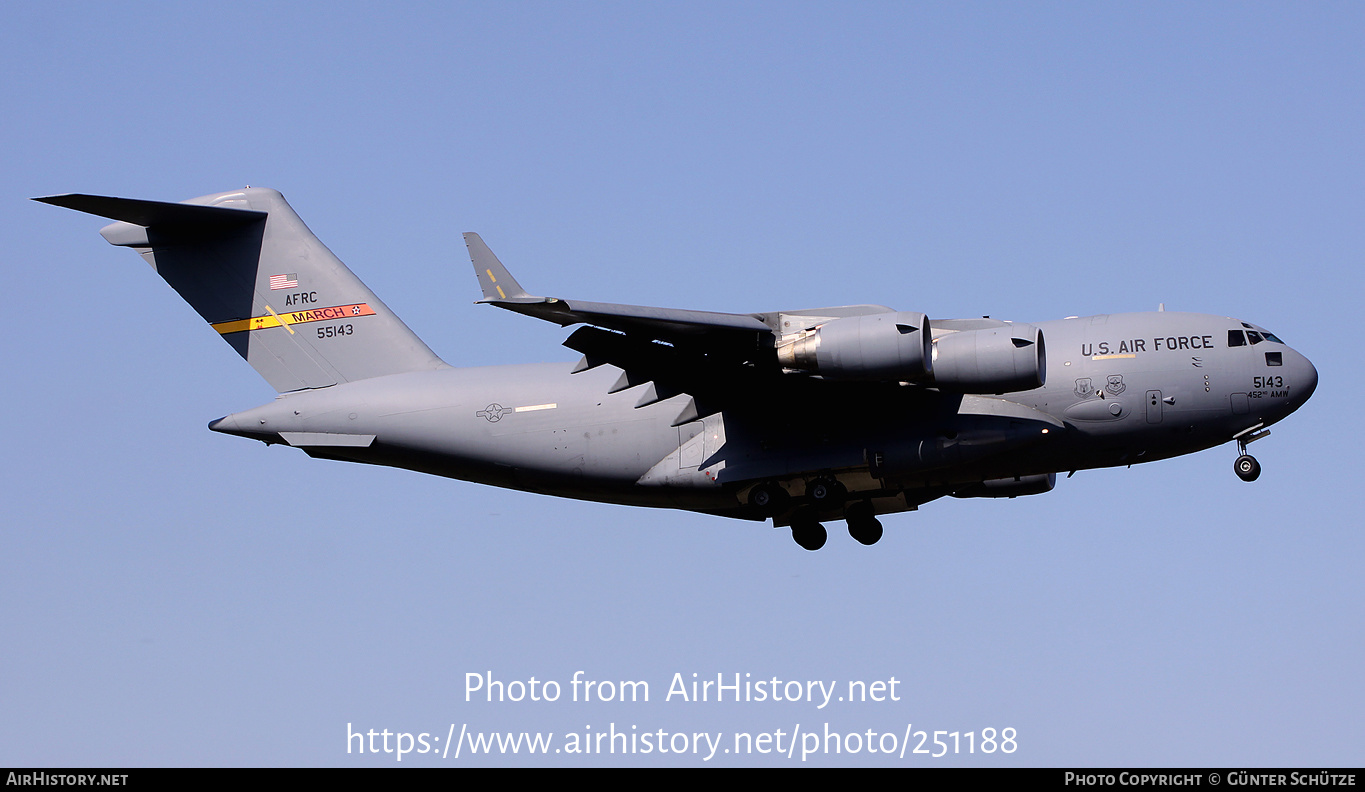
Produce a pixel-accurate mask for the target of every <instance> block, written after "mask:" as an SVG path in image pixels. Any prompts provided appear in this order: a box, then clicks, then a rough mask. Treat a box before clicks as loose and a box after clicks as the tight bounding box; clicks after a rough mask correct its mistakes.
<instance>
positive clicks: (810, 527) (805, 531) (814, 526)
mask: <svg viewBox="0 0 1365 792" xmlns="http://www.w3.org/2000/svg"><path fill="white" fill-rule="evenodd" d="M792 538H793V539H795V540H796V543H797V544H799V545H801V546H802V547H804V548H805V549H807V550H819V549H820V548H822V547H824V546H825V540H827V539H828V538H829V534H828V533H826V532H825V526H823V525H821V524H820V522H819V521H818V520H816V519H815V516H814V515H811V514H799V515H797V516H796V517H794V518H793V519H792Z"/></svg>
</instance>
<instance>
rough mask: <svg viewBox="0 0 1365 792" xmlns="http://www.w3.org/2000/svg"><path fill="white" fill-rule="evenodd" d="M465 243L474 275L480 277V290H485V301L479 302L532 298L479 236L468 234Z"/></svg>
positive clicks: (472, 233)
mask: <svg viewBox="0 0 1365 792" xmlns="http://www.w3.org/2000/svg"><path fill="white" fill-rule="evenodd" d="M464 243H465V245H466V246H468V247H469V260H470V261H472V262H474V274H475V275H476V276H478V279H479V288H481V289H483V299H482V300H480V301H479V302H504V301H507V300H517V299H519V298H521V299H525V298H528V297H531V295H530V294H527V293H526V290H525V289H523V288H521V284H520V283H517V279H516V278H513V277H512V273H510V272H508V271H507V268H506V267H504V266H503V265H502V262H501V261H498V257H497V256H495V255H493V251H491V250H489V249H488V246H487V245H485V244H484V243H483V239H481V238H480V237H479V235H478V234H475V233H474V232H472V231H470V232H468V233H466V234H465V235H464Z"/></svg>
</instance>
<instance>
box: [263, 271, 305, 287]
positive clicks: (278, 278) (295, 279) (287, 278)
mask: <svg viewBox="0 0 1365 792" xmlns="http://www.w3.org/2000/svg"><path fill="white" fill-rule="evenodd" d="M298 287H299V274H298V273H297V272H290V273H288V274H286V275H271V276H270V290H271V291H274V290H276V289H297V288H298Z"/></svg>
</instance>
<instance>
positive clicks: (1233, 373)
mask: <svg viewBox="0 0 1365 792" xmlns="http://www.w3.org/2000/svg"><path fill="white" fill-rule="evenodd" d="M36 200H39V201H42V202H44V203H49V204H54V205H56V206H64V207H68V208H71V209H76V210H79V211H82V212H88V213H90V214H95V215H99V216H102V217H107V218H111V219H113V220H116V221H118V222H115V223H113V224H112V225H109V226H107V227H105V228H104V229H103V230H102V231H101V232H100V233H101V234H102V235H103V236H104V238H105V239H107V240H108V241H109V242H110V243H111V244H114V245H119V246H122V247H130V248H132V249H133V250H136V251H137V252H138V253H140V254H141V255H142V257H143V258H144V259H146V260H147V262H148V263H150V264H151V265H152V267H153V268H155V269H156V271H157V272H158V273H159V274H160V275H161V276H162V277H163V278H165V279H166V282H167V283H169V284H170V285H171V286H172V287H173V288H174V289H175V290H176V291H177V292H179V293H180V295H181V296H182V297H184V298H185V300H186V301H187V302H189V304H190V305H191V306H193V307H194V309H195V310H196V311H198V312H199V315H200V316H202V317H203V318H204V319H205V320H206V321H207V322H208V323H209V324H210V325H211V326H212V327H213V329H214V330H216V331H218V333H219V334H221V335H222V337H223V339H224V340H225V341H227V343H228V344H229V345H230V346H231V347H232V348H233V349H235V350H237V352H238V353H239V354H240V355H241V356H242V357H244V358H246V361H247V362H248V363H249V364H251V366H252V367H253V368H255V369H256V371H257V372H258V373H259V374H260V375H261V376H262V377H264V378H265V379H266V381H267V382H268V383H270V385H271V386H273V387H274V388H275V390H276V391H278V392H279V394H280V395H279V396H278V397H277V398H276V399H275V401H273V402H272V403H270V404H266V405H263V406H260V407H256V408H255V409H251V410H246V411H244V412H239V413H234V414H232V415H229V416H226V417H224V418H219V419H218V420H216V421H213V422H212V423H210V424H209V428H210V429H212V430H214V431H217V432H224V433H227V434H234V435H241V436H242V437H249V438H254V439H257V440H261V441H264V442H265V443H267V444H269V443H280V444H285V445H289V446H293V447H295V448H299V449H301V450H302V451H303V452H304V453H306V454H308V455H309V456H312V457H320V458H323V459H337V460H347V461H352V462H366V463H370V464H376V465H391V466H394V467H400V468H407V469H410V470H416V471H421V472H424V473H433V474H436V475H439V476H448V477H450V478H457V479H464V480H467V481H476V482H480V483H483V484H492V485H494V486H499V487H511V488H514V489H520V490H527V491H530V492H540V493H546V494H550V495H559V496H564V497H570V498H581V499H585V500H595V501H605V502H610V503H621V504H628V505H634V506H656V507H670V508H676V509H687V510H691V511H698V512H705V513H709V514H717V515H723V516H726V517H738V518H743V519H750V520H767V519H771V520H772V521H773V524H774V525H775V526H790V527H791V533H792V537H793V538H794V539H795V540H796V542H797V543H798V544H799V545H800V546H801V547H804V548H806V549H808V550H816V549H819V548H820V547H822V546H823V545H824V544H825V540H826V532H825V529H824V527H823V526H822V523H823V522H825V521H829V520H845V521H846V522H847V524H848V531H849V533H850V534H851V535H852V537H853V538H854V539H856V540H857V541H859V542H861V543H863V544H867V545H870V544H873V543H875V542H876V541H877V540H878V539H880V538H881V536H882V526H881V523H880V522H879V521H878V520H877V515H881V514H891V513H895V512H903V511H913V510H915V509H917V508H918V507H919V506H920V505H921V504H923V503H927V502H929V501H932V500H934V499H936V498H941V497H943V496H945V495H952V496H954V497H958V498H981V497H986V498H991V497H1015V496H1018V495H1031V494H1035V493H1042V492H1047V491H1049V490H1051V489H1052V488H1053V486H1054V484H1055V483H1056V477H1057V473H1059V472H1064V471H1070V472H1075V471H1076V470H1080V469H1086V468H1099V467H1112V466H1116V465H1131V464H1134V463H1138V462H1150V461H1152V460H1156V459H1163V458H1166V457H1173V456H1178V455H1180V454H1188V453H1191V452H1194V451H1199V450H1202V449H1205V448H1210V447H1213V446H1216V445H1221V444H1223V443H1227V442H1230V441H1231V442H1235V443H1236V444H1237V449H1238V453H1239V455H1238V457H1237V459H1236V461H1235V463H1234V468H1235V470H1236V473H1237V475H1238V476H1240V477H1241V478H1242V479H1244V480H1246V481H1253V480H1255V479H1256V477H1257V476H1258V475H1259V474H1260V465H1259V464H1258V463H1257V461H1256V460H1255V459H1253V458H1252V457H1250V456H1248V455H1247V453H1246V445H1247V444H1248V443H1250V442H1251V441H1253V440H1257V439H1259V438H1261V437H1264V436H1265V435H1266V434H1267V433H1268V429H1267V428H1266V427H1268V426H1269V425H1270V424H1273V423H1275V422H1276V421H1278V420H1280V419H1281V418H1284V417H1285V416H1287V415H1289V414H1290V413H1291V412H1293V411H1294V410H1296V409H1297V408H1298V407H1299V406H1300V405H1302V404H1303V403H1304V402H1305V401H1307V399H1308V397H1309V396H1311V395H1312V394H1313V390H1314V388H1315V387H1316V386H1317V381H1318V375H1317V371H1316V370H1315V369H1314V368H1313V365H1312V364H1311V363H1309V361H1308V359H1307V358H1305V357H1304V356H1303V355H1301V354H1299V353H1298V352H1296V351H1294V350H1293V349H1290V348H1289V347H1288V346H1286V345H1285V344H1284V343H1283V342H1282V341H1280V339H1279V338H1277V337H1276V336H1275V335H1273V334H1272V333H1270V332H1268V331H1266V330H1265V329H1264V328H1262V327H1259V326H1257V325H1253V324H1250V323H1247V322H1242V321H1239V320H1237V319H1230V318H1227V317H1223V316H1210V315H1204V314H1193V313H1176V312H1165V311H1162V312H1154V313H1135V314H1116V315H1104V316H1086V317H1074V316H1073V317H1068V318H1066V319H1062V320H1059V321H1050V322H1039V323H1037V324H1023V323H1018V322H1013V323H1012V322H1004V321H998V320H994V319H949V320H934V321H930V320H929V318H928V317H927V316H925V315H924V314H922V313H915V312H912V311H896V310H893V309H891V308H887V307H884V306H880V305H845V306H838V307H832V308H813V309H805V310H794V311H773V312H769V313H753V314H730V313H711V312H707V311H690V310H674V309H665V308H648V307H641V306H634V305H614V304H607V303H593V302H583V301H580V300H569V299H560V298H555V297H537V296H532V295H531V294H530V293H529V292H527V291H526V290H525V289H523V288H522V286H521V284H519V283H518V282H517V281H516V279H515V278H513V277H512V276H511V274H510V273H509V272H508V271H507V268H506V267H504V266H503V265H502V264H501V263H500V262H499V261H498V259H497V258H496V257H495V256H494V255H493V253H492V251H490V250H489V249H488V247H487V246H486V245H485V244H484V242H483V240H482V239H480V238H479V236H478V235H477V234H466V235H465V243H466V244H467V246H468V248H469V253H470V258H471V259H472V260H473V263H474V271H475V273H476V275H477V276H478V280H479V285H480V287H481V288H482V290H483V299H481V300H479V302H481V303H488V304H491V305H495V306H497V307H499V308H505V309H507V310H509V311H516V312H517V313H522V314H526V315H528V316H533V317H536V318H538V319H544V320H547V321H550V322H555V323H557V324H559V325H562V326H570V325H582V327H580V328H578V329H577V330H575V331H573V332H572V333H571V334H570V335H569V337H568V339H567V340H566V341H565V342H564V345H565V346H567V347H569V348H570V349H572V350H574V351H576V352H578V353H580V354H581V358H580V359H579V360H578V361H577V362H574V363H547V364H538V365H511V366H496V367H489V368H454V367H451V366H449V365H447V364H446V363H445V362H444V361H442V360H441V359H440V358H439V357H437V356H436V354H435V353H433V352H432V351H431V350H430V349H429V348H428V347H427V345H426V344H424V343H423V342H422V341H421V340H420V339H419V338H418V337H417V336H416V335H415V334H414V333H413V332H412V331H411V330H409V329H408V328H407V326H406V325H404V324H403V323H402V322H401V321H400V320H399V319H398V317H397V316H395V315H394V314H393V313H392V312H391V311H390V310H389V309H388V308H387V307H386V306H385V305H384V303H382V302H380V301H379V298H378V297H376V296H375V295H374V294H373V293H372V292H371V291H370V290H369V289H368V288H366V287H365V285H364V284H363V283H361V282H360V280H359V279H358V278H356V276H355V275H354V274H352V273H351V271H350V270H349V269H347V268H346V266H345V265H343V264H342V263H341V261H339V260H338V259H337V258H336V256H334V255H332V253H331V251H329V250H328V249H327V248H326V247H324V246H323V245H322V243H321V242H320V241H318V239H317V237H315V236H314V235H313V234H312V232H311V231H309V230H308V228H307V226H305V225H304V224H303V221H302V220H300V219H299V217H298V215H297V214H295V213H294V211H293V209H291V208H290V206H289V204H287V203H286V202H285V200H284V197H283V196H282V195H280V193H278V192H276V191H274V190H268V189H261V188H246V189H243V190H235V191H232V192H225V193H219V194H216V195H207V196H204V197H202V198H195V199H192V200H189V201H184V202H181V203H161V202H155V201H143V200H135V199H128V198H112V197H102V196H94V195H58V196H52V197H48V198H38V199H36Z"/></svg>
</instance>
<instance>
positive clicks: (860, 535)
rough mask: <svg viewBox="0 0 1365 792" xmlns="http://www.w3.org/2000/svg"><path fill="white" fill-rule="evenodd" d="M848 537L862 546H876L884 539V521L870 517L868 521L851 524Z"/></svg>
mask: <svg viewBox="0 0 1365 792" xmlns="http://www.w3.org/2000/svg"><path fill="white" fill-rule="evenodd" d="M848 535H849V536H851V537H853V538H854V539H857V540H858V541H859V542H860V543H862V544H865V545H874V544H876V543H877V540H879V539H881V538H882V521H881V520H878V519H877V518H876V517H869V518H868V519H867V520H866V521H863V520H859V521H857V522H850V523H849V524H848Z"/></svg>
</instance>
